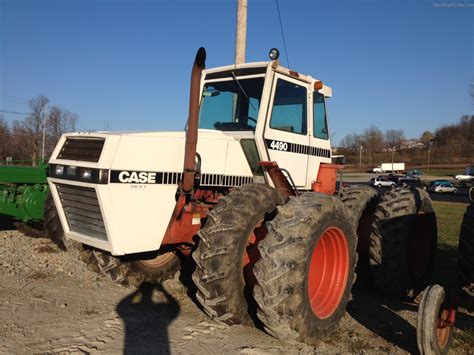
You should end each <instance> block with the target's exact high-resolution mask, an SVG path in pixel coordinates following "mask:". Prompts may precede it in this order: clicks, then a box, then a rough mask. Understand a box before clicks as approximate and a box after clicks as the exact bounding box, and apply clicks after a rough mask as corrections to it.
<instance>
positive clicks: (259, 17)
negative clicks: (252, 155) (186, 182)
mask: <svg viewBox="0 0 474 355" xmlns="http://www.w3.org/2000/svg"><path fill="white" fill-rule="evenodd" d="M454 2H456V1H454ZM279 3H280V9H281V13H282V20H283V25H284V29H285V37H286V42H287V47H288V54H289V59H290V63H291V67H292V68H293V69H295V70H297V71H300V72H302V73H305V74H309V75H312V76H313V77H317V78H319V79H321V80H323V81H324V82H325V83H327V84H328V85H330V86H332V87H333V93H334V97H333V98H332V99H331V100H330V102H329V107H328V110H329V115H330V130H331V134H332V135H333V140H334V143H335V144H337V143H338V142H339V141H340V139H341V138H343V137H344V136H345V135H346V134H348V133H352V132H362V131H363V130H364V129H365V128H367V127H368V126H370V125H375V126H378V127H379V128H380V129H382V130H386V129H391V128H396V129H400V128H401V129H403V130H404V131H405V135H406V136H407V137H418V136H419V135H420V134H421V133H422V132H423V131H424V130H435V129H436V128H438V127H440V126H441V125H443V124H449V123H454V122H456V121H457V120H458V119H459V117H460V116H461V115H462V114H472V112H473V106H472V102H471V99H470V97H469V94H468V89H469V82H470V80H472V79H474V1H471V0H469V1H467V0H464V1H459V2H458V4H462V3H465V4H467V5H465V6H434V5H433V4H434V3H437V4H443V3H444V4H451V3H453V2H452V1H450V0H449V1H444V2H443V1H441V0H433V1H388V0H386V1H381V0H378V1H368V0H365V1H354V0H353V1H349V0H346V1H342V0H337V1H309V0H308V1H295V0H279ZM235 8H236V0H227V1H226V0H221V1H218V0H213V1H211V0H200V1H190V0H188V1H184V0H181V1H180V0H175V1H143V0H135V1H131V0H130V1H111V0H97V1H87V0H83V1H75V0H63V1H60V0H56V1H46V0H44V1H42V0H37V1H25V0H17V1H12V0H0V110H10V111H19V112H25V111H27V110H28V107H27V105H26V101H28V99H30V98H32V97H34V96H36V95H38V94H39V93H43V94H45V95H46V96H48V97H49V98H50V100H51V104H56V105H59V106H63V107H65V108H67V109H69V110H70V111H73V112H76V113H78V114H79V128H80V129H92V130H94V129H103V128H104V126H105V125H106V124H107V125H108V127H109V128H110V129H111V130H181V129H182V128H183V127H184V124H185V121H186V118H187V110H188V107H187V104H188V94H189V76H190V69H191V65H192V61H193V58H194V54H195V51H196V50H197V48H198V47H199V46H205V47H206V50H207V53H208V60H207V66H208V67H213V66H221V65H227V64H232V63H233V60H234V40H235ZM271 47H277V48H280V50H281V52H282V56H281V60H282V62H283V64H284V65H286V64H287V63H286V60H285V56H284V53H283V43H282V39H281V34H280V27H279V22H278V15H277V11H276V6H275V2H274V1H267V0H249V10H248V30H247V61H262V60H267V58H268V57H267V53H268V50H269V49H270V48H271ZM4 117H5V118H6V119H7V120H8V121H12V120H14V119H22V118H23V116H20V115H13V114H4ZM106 122H107V123H106Z"/></svg>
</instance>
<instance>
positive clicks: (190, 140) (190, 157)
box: [182, 47, 206, 194]
mask: <svg viewBox="0 0 474 355" xmlns="http://www.w3.org/2000/svg"><path fill="white" fill-rule="evenodd" d="M205 64H206V50H205V49H204V47H201V48H199V50H198V51H197V53H196V58H195V59H194V65H193V70H192V73H191V90H190V94H189V116H188V129H187V130H186V145H185V151H184V173H183V185H182V190H183V191H184V193H186V194H188V193H190V192H191V191H192V189H193V186H194V176H195V174H196V146H197V139H198V120H199V99H200V97H199V92H200V86H201V74H202V70H203V69H204V66H205Z"/></svg>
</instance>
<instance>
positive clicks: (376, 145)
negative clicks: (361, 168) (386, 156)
mask: <svg viewBox="0 0 474 355" xmlns="http://www.w3.org/2000/svg"><path fill="white" fill-rule="evenodd" d="M363 137H364V141H365V146H366V147H367V148H366V153H367V157H368V159H369V162H371V163H373V162H374V157H375V153H376V152H379V151H380V150H381V148H382V147H383V133H382V131H381V130H380V129H379V128H377V127H376V126H370V127H369V128H367V129H366V130H365V131H364V134H363Z"/></svg>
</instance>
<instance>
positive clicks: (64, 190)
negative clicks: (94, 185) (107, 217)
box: [56, 184, 107, 241]
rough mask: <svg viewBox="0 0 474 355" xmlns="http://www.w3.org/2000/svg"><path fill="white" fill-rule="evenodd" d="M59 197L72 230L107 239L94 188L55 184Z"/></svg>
mask: <svg viewBox="0 0 474 355" xmlns="http://www.w3.org/2000/svg"><path fill="white" fill-rule="evenodd" d="M56 187H57V189H58V193H59V198H60V199H61V203H62V206H63V210H64V214H65V215H66V219H67V223H68V225H69V229H70V230H71V231H72V232H76V233H79V234H83V235H85V236H88V237H93V238H97V239H100V240H105V241H106V240H107V233H106V231H105V225H104V219H103V218H102V213H101V212H100V206H99V200H98V199H97V193H96V192H95V190H94V189H91V188H88V187H79V186H71V185H62V184H57V185H56Z"/></svg>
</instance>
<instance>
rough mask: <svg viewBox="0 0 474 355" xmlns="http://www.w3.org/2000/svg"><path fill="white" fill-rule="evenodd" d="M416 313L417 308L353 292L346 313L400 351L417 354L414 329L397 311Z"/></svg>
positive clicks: (368, 294) (369, 292)
mask: <svg viewBox="0 0 474 355" xmlns="http://www.w3.org/2000/svg"><path fill="white" fill-rule="evenodd" d="M401 310H409V311H413V312H416V311H417V306H416V305H413V304H406V303H402V302H395V301H393V302H392V301H388V300H383V299H381V298H378V297H377V296H374V295H373V292H371V291H365V290H353V299H352V302H351V303H350V304H349V306H348V308H347V313H349V315H350V316H351V317H352V318H353V319H354V320H356V321H357V322H358V323H360V324H361V325H362V326H364V327H365V328H367V329H368V330H370V331H371V332H373V333H374V334H376V335H378V336H380V337H381V338H383V339H384V340H385V341H387V342H390V343H392V344H394V345H396V346H397V347H399V348H400V349H402V350H404V351H406V352H408V353H411V354H416V353H418V347H417V343H416V328H415V327H414V326H413V325H412V324H410V323H409V322H408V321H407V320H405V319H404V318H403V317H402V316H401V315H399V314H398V313H397V311H401Z"/></svg>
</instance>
